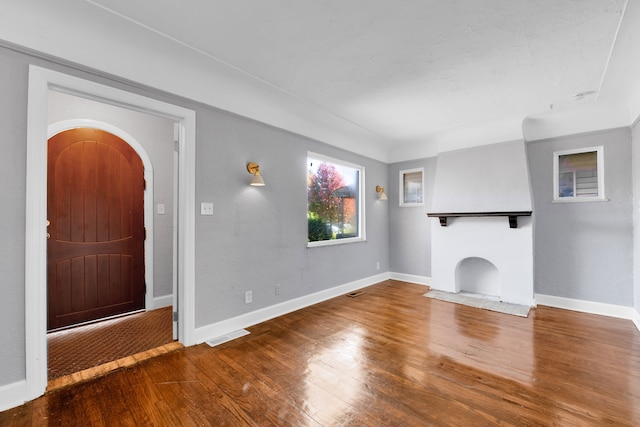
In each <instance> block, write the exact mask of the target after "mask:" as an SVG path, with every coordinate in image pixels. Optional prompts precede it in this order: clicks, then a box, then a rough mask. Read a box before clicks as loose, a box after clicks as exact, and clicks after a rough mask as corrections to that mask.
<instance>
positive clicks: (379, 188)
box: [376, 185, 387, 200]
mask: <svg viewBox="0 0 640 427" xmlns="http://www.w3.org/2000/svg"><path fill="white" fill-rule="evenodd" d="M376 193H380V195H379V196H378V200H387V195H386V194H385V192H384V188H383V187H380V186H379V185H376Z"/></svg>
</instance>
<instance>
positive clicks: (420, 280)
mask: <svg viewBox="0 0 640 427" xmlns="http://www.w3.org/2000/svg"><path fill="white" fill-rule="evenodd" d="M389 274H390V275H391V279H393V280H400V281H401V282H409V283H415V284H417V285H426V286H429V285H430V284H431V277H427V276H416V275H414V274H404V273H389Z"/></svg>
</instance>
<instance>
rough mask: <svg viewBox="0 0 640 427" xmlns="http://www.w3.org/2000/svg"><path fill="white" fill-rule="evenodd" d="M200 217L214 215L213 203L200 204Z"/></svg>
mask: <svg viewBox="0 0 640 427" xmlns="http://www.w3.org/2000/svg"><path fill="white" fill-rule="evenodd" d="M200 215H213V203H204V202H203V203H200Z"/></svg>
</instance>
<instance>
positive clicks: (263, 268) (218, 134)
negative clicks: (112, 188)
mask: <svg viewBox="0 0 640 427" xmlns="http://www.w3.org/2000/svg"><path fill="white" fill-rule="evenodd" d="M205 114H206V116H205ZM197 134H198V141H199V143H198V152H197V170H198V174H197V177H196V179H197V186H196V188H197V191H196V200H198V201H209V202H213V203H214V216H212V217H203V216H198V217H197V219H196V227H197V230H198V232H197V235H196V253H197V254H198V256H197V265H196V275H197V283H198V287H197V289H196V313H197V317H196V325H197V326H203V325H206V324H209V323H213V322H216V321H219V320H222V319H226V318H229V317H232V316H237V315H239V314H242V313H244V312H247V311H250V310H255V309H258V308H262V307H266V306H269V305H272V304H275V303H278V302H282V301H286V300H288V299H291V298H296V297H300V296H303V295H307V294H310V293H313V292H317V291H320V290H323V289H327V288H330V287H333V286H337V285H340V284H344V283H348V282H351V281H354V280H357V279H360V278H363V277H367V276H372V275H375V274H378V273H381V272H386V271H388V270H389V261H388V260H389V255H388V210H387V206H386V204H382V203H380V202H378V200H377V198H376V192H375V186H376V184H377V183H381V182H386V181H387V174H388V168H387V165H386V164H383V163H380V162H378V161H374V160H370V159H367V158H363V157H361V156H358V155H355V154H352V153H348V152H344V151H342V150H340V149H337V148H335V147H331V146H328V145H325V144H321V143H318V142H315V141H312V140H309V139H306V138H303V137H301V136H298V135H294V134H291V133H288V132H285V131H282V130H279V129H275V128H269V127H266V126H264V125H261V124H258V123H254V122H250V121H248V120H245V119H241V118H237V117H232V116H228V115H225V114H220V113H216V112H213V111H206V112H202V113H200V114H199V115H198V123H197ZM200 141H203V142H202V143H200ZM307 151H313V152H315V153H319V154H324V155H327V156H331V157H335V158H339V159H341V160H345V161H348V162H352V163H356V164H360V165H363V166H365V187H364V192H365V199H366V207H365V209H366V238H367V240H366V242H362V243H350V244H344V245H337V246H323V247H312V248H307V246H306V244H307V218H306V209H307V193H306V172H307V171H306V164H307V161H306V156H307ZM249 161H255V162H257V163H258V164H259V165H260V171H261V173H262V176H263V177H264V180H265V182H266V186H265V187H257V188H256V187H250V186H249V185H248V183H249V180H250V178H251V176H250V175H249V173H248V172H247V171H246V164H247V162H249ZM376 262H380V270H377V269H376ZM276 284H280V285H281V290H282V291H281V294H280V295H278V296H276V295H275V285H276ZM246 290H252V291H253V304H251V305H245V304H244V292H245V291H246Z"/></svg>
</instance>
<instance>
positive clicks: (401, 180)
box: [398, 168, 424, 208]
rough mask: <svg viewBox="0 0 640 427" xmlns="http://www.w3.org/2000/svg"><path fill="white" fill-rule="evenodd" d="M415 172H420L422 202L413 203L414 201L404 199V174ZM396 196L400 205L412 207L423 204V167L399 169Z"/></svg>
mask: <svg viewBox="0 0 640 427" xmlns="http://www.w3.org/2000/svg"><path fill="white" fill-rule="evenodd" d="M415 172H420V174H421V181H420V188H421V191H422V202H418V203H414V202H407V201H405V199H404V176H405V175H406V174H409V173H415ZM398 189H399V191H398V198H399V205H400V206H401V207H404V208H406V207H413V206H424V168H414V169H405V170H401V171H400V175H399V186H398Z"/></svg>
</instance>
